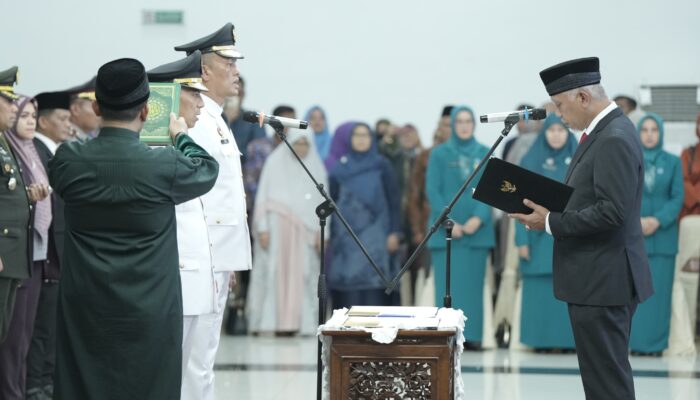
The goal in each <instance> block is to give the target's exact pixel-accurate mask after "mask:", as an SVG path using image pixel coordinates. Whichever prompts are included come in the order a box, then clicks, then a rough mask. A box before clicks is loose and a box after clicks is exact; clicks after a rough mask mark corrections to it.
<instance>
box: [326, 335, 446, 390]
mask: <svg viewBox="0 0 700 400" xmlns="http://www.w3.org/2000/svg"><path fill="white" fill-rule="evenodd" d="M456 333H457V331H456V330H399V331H398V334H397V336H396V339H394V341H393V342H392V343H390V344H381V343H377V342H375V341H373V340H372V337H371V335H370V334H369V333H367V332H363V331H347V330H324V331H323V332H322V335H323V336H326V337H329V338H331V341H330V349H329V350H330V363H329V364H330V399H331V400H350V399H352V400H360V399H362V400H384V399H397V400H398V399H402V400H419V399H420V400H424V399H426V400H427V399H430V400H448V399H453V398H454V382H453V376H454V374H453V371H454V357H459V354H455V353H456V352H455V342H456Z"/></svg>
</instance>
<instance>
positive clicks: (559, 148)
mask: <svg viewBox="0 0 700 400" xmlns="http://www.w3.org/2000/svg"><path fill="white" fill-rule="evenodd" d="M576 146H577V142H576V138H575V137H574V135H573V134H572V133H571V132H569V130H568V129H566V127H565V126H564V123H563V122H562V120H561V119H560V118H559V117H557V116H556V115H554V114H550V115H549V116H548V117H547V119H546V120H545V121H544V125H543V127H542V130H541V131H540V133H539V134H538V136H537V138H536V139H535V141H534V142H533V144H532V146H531V147H530V150H528V152H527V153H526V154H525V155H524V156H523V158H522V160H521V166H522V167H523V168H526V169H528V170H530V171H532V172H535V173H537V174H540V175H544V176H546V177H548V178H551V179H554V180H557V181H560V182H563V181H564V179H565V177H566V170H567V169H568V168H569V164H570V163H571V159H572V158H573V156H574V153H575V152H576ZM515 244H516V245H517V246H518V255H519V256H520V257H519V260H520V273H521V276H522V282H523V286H522V302H521V304H522V312H521V318H520V320H521V323H520V342H521V343H522V344H524V345H526V346H529V347H532V348H534V349H537V350H551V349H573V348H575V345H574V336H573V332H572V331H571V324H570V322H569V314H568V311H567V306H566V303H564V302H561V301H559V300H557V299H556V298H555V297H554V293H553V289H552V287H553V286H552V285H553V283H552V251H553V247H554V238H552V236H551V235H549V234H547V233H546V232H543V231H528V230H526V229H525V227H524V226H523V225H522V224H516V227H515Z"/></svg>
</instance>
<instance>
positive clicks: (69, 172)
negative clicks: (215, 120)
mask: <svg viewBox="0 0 700 400" xmlns="http://www.w3.org/2000/svg"><path fill="white" fill-rule="evenodd" d="M149 94H150V92H149V88H148V79H147V75H146V71H145V69H144V67H143V65H142V64H141V63H140V62H139V61H137V60H134V59H119V60H115V61H112V62H109V63H107V64H105V65H103V66H102V67H101V68H100V69H99V71H98V73H97V81H96V90H95V96H96V99H97V101H96V102H95V103H94V109H95V112H96V114H97V115H98V116H101V117H102V121H103V122H102V127H101V129H100V134H99V136H98V137H97V138H96V139H94V140H91V141H89V142H87V143H79V142H71V143H64V144H63V145H62V146H61V147H59V149H58V151H57V152H56V155H55V156H54V158H53V159H52V160H51V161H50V162H49V169H50V171H49V181H50V183H51V186H52V187H53V189H54V191H56V192H57V193H58V194H59V195H60V196H61V197H62V198H63V200H64V202H65V219H66V239H65V248H64V262H63V265H62V271H61V282H60V294H59V302H58V324H57V328H58V329H57V354H56V356H57V357H56V376H55V383H54V384H55V388H54V390H55V391H54V399H56V400H76V399H110V400H112V399H130V400H132V399H133V400H136V399H144V400H146V399H148V400H160V399H162V400H172V399H179V398H180V381H181V372H182V369H181V361H182V355H181V354H182V353H181V341H182V295H181V288H180V274H179V267H178V251H177V239H176V228H175V226H176V225H175V204H179V203H182V202H185V201H187V200H190V199H193V198H196V197H199V196H201V195H203V194H205V193H206V192H208V191H209V190H210V189H211V188H212V186H213V185H214V182H215V181H216V178H217V176H218V164H217V162H216V161H215V160H214V159H213V158H212V157H211V156H210V155H209V154H207V153H206V152H205V151H204V150H203V149H202V148H201V147H200V146H198V145H197V144H195V142H194V141H192V139H190V138H189V136H187V134H186V131H187V125H186V123H185V121H184V120H183V119H182V118H179V119H175V116H174V115H172V116H171V122H170V134H171V137H172V139H173V146H172V147H166V148H157V149H151V148H150V147H148V146H147V145H145V144H143V143H141V142H140V141H139V131H140V130H141V129H142V127H143V124H144V122H145V120H146V118H147V116H148V106H147V103H146V102H147V99H148V97H149Z"/></svg>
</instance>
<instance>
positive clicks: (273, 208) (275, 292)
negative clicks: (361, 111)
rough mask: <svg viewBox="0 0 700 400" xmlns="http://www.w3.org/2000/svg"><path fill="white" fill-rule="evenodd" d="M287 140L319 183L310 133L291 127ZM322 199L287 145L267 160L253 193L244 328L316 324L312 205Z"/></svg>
mask: <svg viewBox="0 0 700 400" xmlns="http://www.w3.org/2000/svg"><path fill="white" fill-rule="evenodd" d="M288 139H289V142H290V144H291V145H292V147H294V150H295V151H296V152H297V154H299V157H300V158H301V159H302V160H303V161H304V163H305V164H306V166H307V168H309V171H311V173H312V174H313V175H314V177H316V179H317V180H318V181H319V183H322V184H324V186H327V185H328V179H327V174H326V169H325V167H324V166H323V162H322V161H321V158H320V157H319V156H318V153H317V152H316V148H315V146H314V141H313V137H312V133H310V132H308V131H302V130H296V129H295V130H290V131H289V134H288ZM322 202H323V198H322V197H321V195H320V194H319V193H318V191H317V190H316V187H315V186H314V184H313V182H312V181H311V180H310V179H309V177H308V176H306V173H305V172H304V170H303V169H302V166H301V165H300V164H299V161H297V159H296V158H295V157H294V155H293V154H292V152H291V151H289V149H288V148H287V147H286V146H278V147H277V148H276V149H275V150H274V151H273V152H272V154H271V155H270V157H269V158H268V159H267V162H266V163H265V167H263V170H262V174H261V176H260V185H259V186H258V192H257V196H256V198H255V216H254V217H253V225H252V227H253V229H252V230H253V234H254V235H255V246H256V248H255V266H254V268H253V271H252V273H251V278H250V279H251V282H250V292H249V298H248V299H249V300H248V313H247V315H249V321H248V329H249V330H250V331H251V332H256V333H259V332H277V333H295V332H299V333H301V334H302V335H312V334H314V333H315V332H316V327H317V321H316V318H317V310H318V305H317V299H316V291H314V290H310V288H313V287H315V285H316V282H317V280H318V270H319V265H320V260H319V255H318V251H319V245H320V242H319V240H320V227H319V222H318V218H317V216H316V212H315V210H316V206H318V205H319V204H321V203H322Z"/></svg>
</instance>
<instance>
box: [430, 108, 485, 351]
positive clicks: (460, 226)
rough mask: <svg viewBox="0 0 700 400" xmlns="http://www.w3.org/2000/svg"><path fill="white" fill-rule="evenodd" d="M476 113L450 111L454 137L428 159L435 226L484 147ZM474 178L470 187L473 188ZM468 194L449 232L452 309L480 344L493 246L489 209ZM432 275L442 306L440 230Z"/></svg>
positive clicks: (442, 241)
mask: <svg viewBox="0 0 700 400" xmlns="http://www.w3.org/2000/svg"><path fill="white" fill-rule="evenodd" d="M474 121H475V119H474V112H473V111H472V110H471V109H470V108H469V107H467V106H460V107H455V108H454V109H453V110H452V115H451V120H450V124H451V127H452V135H451V137H450V139H449V140H448V141H446V142H445V143H443V144H441V145H439V146H437V147H435V148H434V149H433V151H432V153H431V154H430V159H429V161H428V170H427V173H426V182H425V186H426V193H427V195H428V201H429V202H430V209H431V210H432V211H431V217H430V220H431V221H435V220H436V219H437V217H438V216H439V215H440V213H441V212H442V210H443V209H444V208H445V206H447V205H448V203H449V201H450V200H451V199H452V197H453V196H454V195H455V193H457V190H459V187H460V186H461V185H462V184H463V182H464V181H466V179H467V178H468V177H469V175H471V173H472V172H473V171H474V169H475V167H476V165H477V164H478V163H479V161H480V160H481V158H482V157H484V156H485V155H486V153H487V152H488V148H486V147H485V146H483V145H482V144H480V143H478V142H477V141H476V139H475V138H474ZM477 182H478V179H475V180H474V182H473V184H472V187H475V186H476V183H477ZM470 194H471V190H469V189H468V190H467V192H466V193H465V195H464V196H462V198H461V199H460V200H459V201H458V202H457V204H456V205H455V207H454V209H453V210H452V213H451V214H450V217H451V218H452V220H453V221H454V222H455V227H454V229H453V230H452V237H453V241H452V290H451V295H452V306H453V308H455V309H461V310H462V311H464V314H465V315H466V316H467V318H468V320H467V324H466V327H465V330H464V337H465V339H466V340H467V341H469V342H472V343H480V342H481V341H482V331H483V325H484V322H483V320H484V312H483V309H484V302H483V297H484V296H483V290H484V277H485V274H486V261H487V257H488V255H489V251H490V249H491V248H492V247H493V246H494V241H495V237H494V229H493V224H492V221H491V208H490V207H488V206H487V205H485V204H483V203H479V202H477V201H476V200H473V199H472V197H471V195H470ZM428 247H429V248H430V250H431V252H432V258H433V267H434V271H435V300H436V304H438V305H442V304H443V299H444V296H445V258H446V255H447V253H446V251H445V230H444V229H440V230H438V231H437V232H436V233H435V235H433V237H432V238H431V239H430V241H429V242H428Z"/></svg>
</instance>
